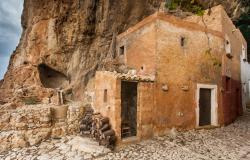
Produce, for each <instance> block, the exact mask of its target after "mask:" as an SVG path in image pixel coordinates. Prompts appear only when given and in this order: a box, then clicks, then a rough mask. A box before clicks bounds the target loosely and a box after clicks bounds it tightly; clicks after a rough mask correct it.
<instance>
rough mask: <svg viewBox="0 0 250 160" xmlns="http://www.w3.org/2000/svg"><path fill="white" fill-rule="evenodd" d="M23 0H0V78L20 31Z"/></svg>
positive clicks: (17, 40)
mask: <svg viewBox="0 0 250 160" xmlns="http://www.w3.org/2000/svg"><path fill="white" fill-rule="evenodd" d="M22 10H23V0H0V79H2V78H3V76H4V73H5V72H6V70H7V67H8V64H9V58H10V55H11V53H12V52H13V51H14V50H15V48H16V46H17V44H18V42H19V38H20V35H21V32H22V28H21V14H22Z"/></svg>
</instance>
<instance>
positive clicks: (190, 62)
mask: <svg viewBox="0 0 250 160" xmlns="http://www.w3.org/2000/svg"><path fill="white" fill-rule="evenodd" d="M157 23H158V24H157V26H158V30H157V63H156V64H157V74H156V75H157V76H156V81H157V85H156V89H155V93H156V98H155V101H156V106H157V107H158V110H160V111H161V112H158V114H157V116H156V117H158V120H157V121H158V123H156V125H159V126H158V127H157V128H158V129H159V131H160V133H164V132H165V131H164V130H165V129H167V128H171V127H178V128H185V129H187V128H194V127H195V124H196V123H195V122H196V117H195V109H196V105H197V104H196V103H195V97H196V85H197V83H201V84H216V85H218V87H219V86H220V85H221V84H220V79H221V65H220V64H221V56H222V55H223V53H224V50H223V45H224V43H223V42H224V41H223V38H222V37H220V36H217V35H214V34H213V33H209V32H208V33H205V32H201V31H199V30H196V29H195V28H191V27H190V28H187V27H185V26H183V27H181V25H182V23H179V24H178V21H177V22H175V23H168V22H165V21H162V20H159V21H158V22H157ZM176 25H178V26H176ZM181 38H184V46H181ZM164 85H167V86H168V91H165V92H164V91H163V90H162V86H164ZM185 88H186V89H185ZM218 96H219V95H218ZM219 115H220V114H219Z"/></svg>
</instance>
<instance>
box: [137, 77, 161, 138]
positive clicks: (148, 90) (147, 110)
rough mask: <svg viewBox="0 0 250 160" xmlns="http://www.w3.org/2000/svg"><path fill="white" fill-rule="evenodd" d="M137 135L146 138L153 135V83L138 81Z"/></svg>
mask: <svg viewBox="0 0 250 160" xmlns="http://www.w3.org/2000/svg"><path fill="white" fill-rule="evenodd" d="M137 93H138V98H137V99H138V104H137V105H138V107H137V113H138V114H137V122H138V125H137V126H138V134H137V135H138V137H139V138H140V139H148V138H150V137H152V136H153V135H154V125H155V123H154V118H155V116H156V115H155V110H154V109H155V106H154V102H155V101H154V83H151V82H140V83H138V92H137Z"/></svg>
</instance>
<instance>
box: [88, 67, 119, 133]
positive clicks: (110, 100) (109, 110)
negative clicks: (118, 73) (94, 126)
mask: <svg viewBox="0 0 250 160" xmlns="http://www.w3.org/2000/svg"><path fill="white" fill-rule="evenodd" d="M104 90H107V102H105V101H104ZM93 107H94V110H95V112H100V113H101V114H102V115H103V116H107V117H109V120H110V124H111V126H112V128H113V129H114V130H115V132H116V134H117V135H118V136H119V135H120V134H121V129H120V124H121V81H119V80H117V79H116V77H115V76H114V74H111V73H109V72H105V71H104V72H100V71H97V72H96V75H95V98H94V106H93Z"/></svg>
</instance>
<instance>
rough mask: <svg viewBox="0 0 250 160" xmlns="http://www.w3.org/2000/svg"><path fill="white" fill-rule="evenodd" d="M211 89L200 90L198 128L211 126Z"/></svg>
mask: <svg viewBox="0 0 250 160" xmlns="http://www.w3.org/2000/svg"><path fill="white" fill-rule="evenodd" d="M211 93H212V91H211V89H205V88H201V89H200V99H199V108H200V109H199V110H200V113H199V114H200V115H199V126H206V125H211Z"/></svg>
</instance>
